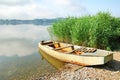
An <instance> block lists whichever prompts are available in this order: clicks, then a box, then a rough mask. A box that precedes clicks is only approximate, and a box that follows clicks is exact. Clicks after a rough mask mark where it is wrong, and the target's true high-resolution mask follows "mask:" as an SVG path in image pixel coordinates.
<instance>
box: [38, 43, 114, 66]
mask: <svg viewBox="0 0 120 80" xmlns="http://www.w3.org/2000/svg"><path fill="white" fill-rule="evenodd" d="M39 48H40V49H41V50H42V51H44V52H45V53H46V54H48V55H50V56H52V57H54V58H56V59H58V60H61V61H64V62H70V63H74V64H80V65H102V64H105V63H107V62H109V61H111V60H112V59H113V53H111V52H109V51H105V50H100V49H95V48H85V47H84V48H83V47H81V46H77V45H72V44H67V43H59V42H52V41H47V42H43V41H42V42H40V43H39Z"/></svg>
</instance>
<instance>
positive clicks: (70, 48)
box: [41, 41, 97, 54]
mask: <svg viewBox="0 0 120 80" xmlns="http://www.w3.org/2000/svg"><path fill="white" fill-rule="evenodd" d="M41 44H42V45H46V46H47V47H49V48H51V49H53V50H55V51H59V52H64V53H71V54H83V53H94V52H96V51H97V49H96V48H89V49H88V48H86V47H77V46H74V45H72V44H66V43H59V42H53V41H47V42H45V41H41Z"/></svg>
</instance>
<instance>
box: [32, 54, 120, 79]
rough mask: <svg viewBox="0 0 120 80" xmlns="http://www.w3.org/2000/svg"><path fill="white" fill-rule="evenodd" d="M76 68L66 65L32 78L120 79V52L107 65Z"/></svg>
mask: <svg viewBox="0 0 120 80" xmlns="http://www.w3.org/2000/svg"><path fill="white" fill-rule="evenodd" d="M69 65H70V64H69ZM67 66H68V65H67ZM75 67H76V66H75ZM76 68H78V69H74V68H73V69H71V68H70V67H66V66H65V68H64V69H62V70H58V71H57V72H54V73H50V74H48V75H44V76H40V77H38V78H36V79H32V80H120V52H114V60H113V61H111V62H108V63H107V64H105V65H102V66H92V67H76ZM79 68H81V69H79Z"/></svg>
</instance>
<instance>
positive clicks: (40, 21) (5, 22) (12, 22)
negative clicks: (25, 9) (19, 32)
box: [0, 18, 64, 25]
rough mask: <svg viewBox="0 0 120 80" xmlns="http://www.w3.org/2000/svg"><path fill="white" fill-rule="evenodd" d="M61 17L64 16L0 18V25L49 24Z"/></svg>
mask: <svg viewBox="0 0 120 80" xmlns="http://www.w3.org/2000/svg"><path fill="white" fill-rule="evenodd" d="M61 19H64V18H54V19H34V20H17V19H11V20H8V19H6V20H3V19H0V25H18V24H34V25H51V24H52V23H54V22H56V21H58V20H61Z"/></svg>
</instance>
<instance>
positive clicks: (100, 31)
mask: <svg viewBox="0 0 120 80" xmlns="http://www.w3.org/2000/svg"><path fill="white" fill-rule="evenodd" d="M48 31H49V33H50V35H51V38H52V39H54V40H56V41H61V42H67V43H73V44H77V45H81V46H88V47H96V48H100V49H107V50H112V49H114V48H115V46H116V45H114V44H117V43H119V41H120V18H116V17H113V16H111V14H110V13H108V12H99V13H97V14H96V15H92V16H91V15H88V16H82V17H77V18H76V17H68V18H66V19H64V20H61V21H58V22H56V23H54V24H53V25H52V26H51V27H49V28H48Z"/></svg>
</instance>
